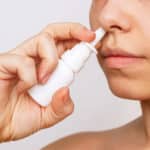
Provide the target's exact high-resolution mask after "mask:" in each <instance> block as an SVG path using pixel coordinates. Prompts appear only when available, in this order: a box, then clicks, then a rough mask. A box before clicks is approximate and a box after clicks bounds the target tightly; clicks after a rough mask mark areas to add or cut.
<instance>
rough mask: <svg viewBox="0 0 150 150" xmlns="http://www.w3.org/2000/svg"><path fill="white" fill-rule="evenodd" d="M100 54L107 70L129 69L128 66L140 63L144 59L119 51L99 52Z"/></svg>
mask: <svg viewBox="0 0 150 150" xmlns="http://www.w3.org/2000/svg"><path fill="white" fill-rule="evenodd" d="M100 54H101V56H102V58H103V60H104V62H103V63H104V65H105V66H106V67H109V68H124V67H129V65H132V64H135V63H140V62H141V60H143V59H144V57H143V56H138V55H136V54H132V53H129V52H126V51H123V50H121V49H115V50H114V49H107V50H101V51H100Z"/></svg>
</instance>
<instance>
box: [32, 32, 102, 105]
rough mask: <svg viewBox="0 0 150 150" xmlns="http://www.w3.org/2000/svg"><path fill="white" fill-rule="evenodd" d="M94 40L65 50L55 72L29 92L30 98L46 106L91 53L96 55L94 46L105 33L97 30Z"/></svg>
mask: <svg viewBox="0 0 150 150" xmlns="http://www.w3.org/2000/svg"><path fill="white" fill-rule="evenodd" d="M95 33H96V38H95V40H94V41H93V42H91V43H86V42H81V43H79V44H77V45H75V47H73V48H72V49H71V50H67V51H66V52H65V53H64V54H63V55H62V56H61V59H60V60H59V63H58V66H57V67H56V70H55V71H54V72H53V73H52V75H51V76H50V79H49V80H48V82H47V83H46V84H44V85H36V86H34V87H32V88H31V89H30V90H29V94H30V96H31V97H32V98H33V99H34V100H35V101H36V102H37V103H38V104H40V105H41V106H47V105H48V104H49V103H50V101H51V99H52V96H53V94H54V93H55V92H56V91H57V90H58V89H60V88H61V87H65V86H70V84H71V83H72V82H73V80H74V76H75V74H76V73H78V72H79V71H80V69H81V68H82V67H83V66H84V64H85V62H86V61H87V60H88V58H89V56H90V55H91V53H92V52H94V53H97V51H96V49H95V45H96V44H97V43H98V42H99V41H100V40H101V39H102V37H103V36H104V34H105V32H104V31H103V30H102V29H98V30H97V31H96V32H95Z"/></svg>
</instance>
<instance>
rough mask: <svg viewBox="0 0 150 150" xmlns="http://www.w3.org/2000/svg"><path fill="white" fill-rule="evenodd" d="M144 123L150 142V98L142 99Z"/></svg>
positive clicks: (149, 141)
mask: <svg viewBox="0 0 150 150" xmlns="http://www.w3.org/2000/svg"><path fill="white" fill-rule="evenodd" d="M141 106H142V112H143V117H142V120H143V125H144V130H145V135H146V139H147V141H148V143H150V100H146V101H142V102H141Z"/></svg>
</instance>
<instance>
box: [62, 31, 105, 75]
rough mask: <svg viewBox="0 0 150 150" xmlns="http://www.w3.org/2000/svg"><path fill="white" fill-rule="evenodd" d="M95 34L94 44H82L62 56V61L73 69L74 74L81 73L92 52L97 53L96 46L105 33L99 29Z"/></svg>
mask: <svg viewBox="0 0 150 150" xmlns="http://www.w3.org/2000/svg"><path fill="white" fill-rule="evenodd" d="M95 33H96V38H95V40H94V41H93V42H91V43H86V42H81V43H79V44H77V45H75V46H74V47H73V48H72V49H71V50H68V51H66V52H65V53H64V54H63V55H62V57H61V58H62V60H63V61H64V63H65V64H66V65H68V67H70V68H71V70H73V72H75V73H76V72H79V71H80V69H81V68H82V67H83V66H84V64H85V62H86V61H87V59H88V58H89V56H90V55H91V53H92V52H95V53H97V50H96V49H95V46H96V45H97V43H98V42H99V41H100V40H101V39H102V37H103V36H104V34H105V32H104V31H103V30H102V29H98V30H97V31H96V32H95Z"/></svg>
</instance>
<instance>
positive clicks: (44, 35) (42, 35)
mask: <svg viewBox="0 0 150 150" xmlns="http://www.w3.org/2000/svg"><path fill="white" fill-rule="evenodd" d="M37 38H38V41H40V42H41V41H45V39H50V36H49V34H48V33H47V32H42V33H40V34H39V35H38V37H37Z"/></svg>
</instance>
